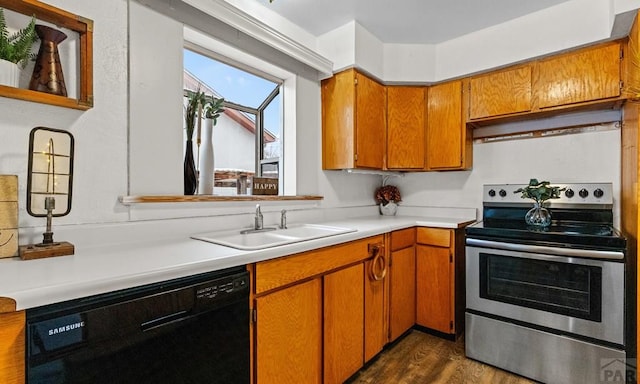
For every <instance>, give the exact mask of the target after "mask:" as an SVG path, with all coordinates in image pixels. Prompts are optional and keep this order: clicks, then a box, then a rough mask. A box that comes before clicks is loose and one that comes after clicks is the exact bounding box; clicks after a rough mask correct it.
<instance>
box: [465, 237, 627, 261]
mask: <svg viewBox="0 0 640 384" xmlns="http://www.w3.org/2000/svg"><path fill="white" fill-rule="evenodd" d="M467 245H470V246H475V247H483V248H494V249H504V250H506V251H517V252H532V253H543V254H550V255H557V256H566V257H581V258H588V259H608V260H623V259H624V252H616V251H594V250H591V249H573V248H557V247H546V246H542V245H528V244H514V243H502V242H499V241H490V240H480V239H470V238H467Z"/></svg>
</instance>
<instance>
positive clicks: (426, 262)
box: [416, 245, 454, 333]
mask: <svg viewBox="0 0 640 384" xmlns="http://www.w3.org/2000/svg"><path fill="white" fill-rule="evenodd" d="M452 265H453V263H452V262H451V256H450V250H449V248H441V247H433V246H427V245H418V249H417V256H416V295H417V297H416V301H417V306H416V307H417V314H416V320H417V323H418V324H419V325H422V326H424V327H427V328H431V329H435V330H437V331H440V332H444V333H451V332H452V331H453V316H454V314H453V305H452V303H453V296H452V295H453V289H452V286H451V283H452V279H451V274H452V270H451V269H452V268H451V267H452Z"/></svg>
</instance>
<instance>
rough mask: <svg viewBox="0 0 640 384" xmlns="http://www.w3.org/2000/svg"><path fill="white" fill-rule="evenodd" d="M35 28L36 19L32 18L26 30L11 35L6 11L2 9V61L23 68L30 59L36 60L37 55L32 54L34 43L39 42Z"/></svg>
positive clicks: (0, 43) (0, 48) (0, 33)
mask: <svg viewBox="0 0 640 384" xmlns="http://www.w3.org/2000/svg"><path fill="white" fill-rule="evenodd" d="M35 26H36V19H35V17H34V16H32V17H31V21H30V22H29V24H28V25H27V26H26V27H25V28H23V29H21V30H19V31H17V32H15V33H12V34H9V31H8V30H7V21H6V19H5V17H4V9H2V8H0V59H3V60H7V61H10V62H12V63H15V64H18V65H20V66H21V67H22V68H24V67H25V66H26V65H27V62H28V61H29V59H31V60H33V59H35V56H36V55H35V53H31V47H33V43H35V42H36V40H38V35H37V34H36V30H35Z"/></svg>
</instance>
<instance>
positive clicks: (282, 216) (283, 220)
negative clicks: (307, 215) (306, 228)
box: [280, 209, 287, 229]
mask: <svg viewBox="0 0 640 384" xmlns="http://www.w3.org/2000/svg"><path fill="white" fill-rule="evenodd" d="M280 229H287V210H286V209H283V210H282V211H280Z"/></svg>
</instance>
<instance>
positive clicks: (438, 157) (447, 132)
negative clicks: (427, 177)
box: [427, 81, 465, 169]
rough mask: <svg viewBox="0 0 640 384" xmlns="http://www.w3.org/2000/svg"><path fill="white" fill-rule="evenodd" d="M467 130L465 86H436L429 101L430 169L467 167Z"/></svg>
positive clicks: (447, 84)
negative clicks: (465, 135) (463, 91)
mask: <svg viewBox="0 0 640 384" xmlns="http://www.w3.org/2000/svg"><path fill="white" fill-rule="evenodd" d="M464 128H465V127H464V126H463V122H462V83H461V82H460V81H452V82H449V83H443V84H438V85H434V86H432V87H430V88H429V90H428V98H427V167H428V168H429V169H456V168H461V167H462V166H463V161H462V155H463V154H462V150H463V148H464V140H465V138H464Z"/></svg>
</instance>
